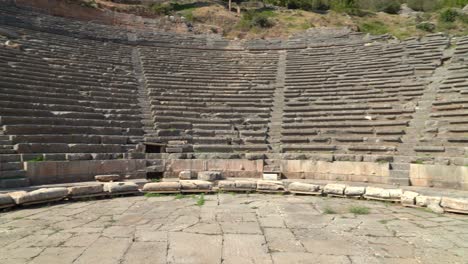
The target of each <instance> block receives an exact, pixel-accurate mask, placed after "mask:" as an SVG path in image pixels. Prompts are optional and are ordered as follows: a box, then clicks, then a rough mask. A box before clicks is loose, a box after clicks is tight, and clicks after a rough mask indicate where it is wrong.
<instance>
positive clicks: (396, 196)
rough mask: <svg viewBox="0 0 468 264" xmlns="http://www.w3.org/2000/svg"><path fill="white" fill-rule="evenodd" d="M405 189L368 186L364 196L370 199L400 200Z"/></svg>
mask: <svg viewBox="0 0 468 264" xmlns="http://www.w3.org/2000/svg"><path fill="white" fill-rule="evenodd" d="M402 194H403V191H402V190H401V189H383V188H378V187H367V188H366V192H365V194H364V198H366V199H369V200H379V201H392V202H400V201H401V196H402Z"/></svg>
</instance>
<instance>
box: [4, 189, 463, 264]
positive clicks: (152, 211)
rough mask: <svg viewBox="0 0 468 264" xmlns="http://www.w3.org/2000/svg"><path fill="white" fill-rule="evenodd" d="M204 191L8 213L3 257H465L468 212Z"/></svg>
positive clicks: (217, 260) (28, 260) (210, 259)
mask: <svg viewBox="0 0 468 264" xmlns="http://www.w3.org/2000/svg"><path fill="white" fill-rule="evenodd" d="M204 197H205V202H204V204H202V205H200V204H199V205H197V201H199V200H200V196H198V195H185V196H175V195H164V196H160V197H144V196H138V197H135V196H130V197H121V198H114V199H102V200H89V201H80V202H66V203H65V202H64V203H55V204H51V205H50V206H29V207H25V208H22V209H18V210H11V211H5V212H2V213H0V263H2V264H3V263H47V264H53V263H99V264H101V263H112V264H113V263H208V264H209V263H222V264H228V263H255V264H257V263H346V264H355V263H366V264H367V263H429V264H430V263H438V264H439V263H460V264H464V263H468V255H467V252H468V242H467V241H468V217H467V216H465V215H457V214H443V215H438V214H435V213H432V212H428V211H427V210H424V209H416V208H405V207H402V206H401V205H397V204H390V203H382V202H376V201H365V200H351V199H340V198H327V197H314V196H299V195H298V196H294V195H268V194H233V193H219V194H213V195H205V196H204ZM356 208H357V209H359V210H360V211H359V210H357V209H356ZM351 210H354V211H353V212H351ZM356 210H357V211H356ZM363 211H365V212H363ZM356 212H357V213H356ZM360 213H362V214H360Z"/></svg>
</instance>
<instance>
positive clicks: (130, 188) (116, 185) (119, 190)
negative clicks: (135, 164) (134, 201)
mask: <svg viewBox="0 0 468 264" xmlns="http://www.w3.org/2000/svg"><path fill="white" fill-rule="evenodd" d="M104 191H105V192H108V193H110V194H111V195H118V194H137V193H139V192H140V191H139V190H138V185H137V184H136V183H134V182H109V183H106V184H105V185H104Z"/></svg>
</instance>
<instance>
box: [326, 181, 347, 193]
mask: <svg viewBox="0 0 468 264" xmlns="http://www.w3.org/2000/svg"><path fill="white" fill-rule="evenodd" d="M345 189H346V185H344V184H334V183H330V184H327V185H325V187H324V188H323V192H324V193H326V194H332V195H343V194H344V191H345Z"/></svg>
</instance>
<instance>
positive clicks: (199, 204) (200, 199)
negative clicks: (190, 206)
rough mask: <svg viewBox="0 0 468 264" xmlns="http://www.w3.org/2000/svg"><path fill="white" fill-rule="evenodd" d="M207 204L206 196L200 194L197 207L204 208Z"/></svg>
mask: <svg viewBox="0 0 468 264" xmlns="http://www.w3.org/2000/svg"><path fill="white" fill-rule="evenodd" d="M204 204H205V194H203V193H202V194H200V196H199V197H198V200H197V206H202V205H204Z"/></svg>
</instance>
